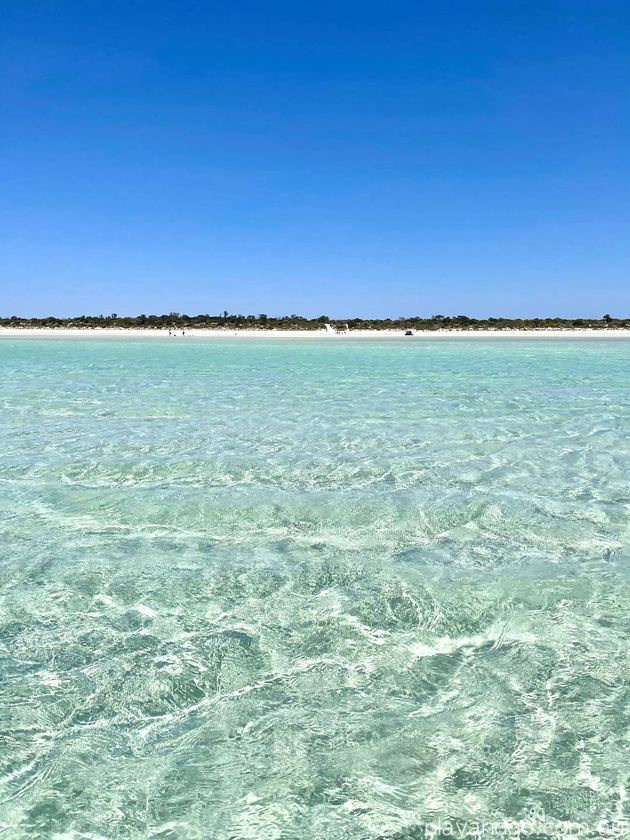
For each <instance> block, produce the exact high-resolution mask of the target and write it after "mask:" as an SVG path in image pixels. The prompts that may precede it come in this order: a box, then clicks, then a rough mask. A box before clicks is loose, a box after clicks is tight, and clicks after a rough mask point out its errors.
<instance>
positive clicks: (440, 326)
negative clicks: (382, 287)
mask: <svg viewBox="0 0 630 840" xmlns="http://www.w3.org/2000/svg"><path fill="white" fill-rule="evenodd" d="M325 324H331V325H336V324H337V325H343V326H344V327H345V325H346V324H347V325H348V328H349V329H350V330H417V331H432V330H433V331H434V330H445V329H446V330H448V329H456V330H540V329H592V330H606V329H630V318H613V317H612V316H611V315H604V316H603V317H602V318H469V317H468V316H467V315H455V316H452V315H433V316H432V317H430V318H422V317H420V316H415V317H403V316H401V317H400V318H348V319H334V318H329V317H328V316H327V315H321V316H320V317H319V318H304V317H302V316H301V315H282V316H272V315H265V314H260V315H232V314H230V313H229V312H227V311H224V312H222V313H220V314H218V315H210V314H206V315H180V313H179V312H170V313H169V314H168V315H137V316H135V317H130V316H122V315H118V314H117V313H112V314H111V315H80V316H77V317H74V318H56V317H54V316H52V315H51V316H50V317H47V318H21V317H19V316H17V315H12V316H10V317H5V318H2V317H0V326H1V327H15V328H22V329H28V328H35V327H38V328H42V327H47V328H50V329H63V328H75V329H86V330H87V329H104V328H118V329H159V330H166V329H171V330H186V329H217V330H218V329H233V330H243V329H257V330H283V329H285V330H321V329H323V328H324V325H325Z"/></svg>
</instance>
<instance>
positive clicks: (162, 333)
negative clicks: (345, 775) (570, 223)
mask: <svg viewBox="0 0 630 840" xmlns="http://www.w3.org/2000/svg"><path fill="white" fill-rule="evenodd" d="M401 337H405V331H404V330H350V331H348V332H345V333H343V334H340V335H336V334H332V333H329V332H326V331H325V330H225V329H215V330H195V329H190V330H186V331H185V335H182V332H181V330H177V331H175V332H174V333H173V334H172V335H170V336H169V331H168V330H167V329H166V330H164V329H148V330H143V329H134V328H132V329H122V328H120V329H118V328H115V327H113V328H95V329H76V328H72V327H59V328H52V329H51V328H46V327H0V338H23V339H28V338H54V339H64V338H85V339H91V338H115V339H121V338H152V339H162V340H164V339H170V340H178V341H181V340H190V339H193V338H198V339H218V340H221V339H229V338H231V339H234V338H240V339H248V338H256V339H283V338H302V339H319V340H326V341H340V340H344V339H357V338H401ZM406 338H407V339H408V340H411V339H412V338H416V339H428V340H439V339H445V338H496V339H509V338H532V339H540V338H594V339H607V338H630V329H606V330H592V329H574V330H572V329H540V330H513V329H512V330H510V329H508V330H457V329H450V330H434V331H422V330H418V331H417V332H414V333H413V336H406Z"/></svg>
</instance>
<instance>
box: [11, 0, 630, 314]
mask: <svg viewBox="0 0 630 840" xmlns="http://www.w3.org/2000/svg"><path fill="white" fill-rule="evenodd" d="M0 32H1V33H2V34H1V36H0V69H1V71H2V82H1V84H2V87H1V90H0V94H1V99H2V114H1V119H2V131H1V135H0V143H1V149H2V151H1V161H2V164H1V165H2V170H1V172H0V177H1V186H0V224H1V231H2V232H1V234H0V236H1V240H2V242H1V245H0V269H1V272H2V273H1V276H0V283H1V288H0V315H3V316H7V315H12V314H23V315H30V316H38V315H39V316H42V315H49V314H55V315H59V316H63V315H73V314H82V313H91V314H101V313H103V314H108V313H110V312H117V313H119V314H138V313H141V312H143V313H147V314H149V313H161V312H169V311H172V310H175V311H179V312H186V313H188V314H196V313H198V312H204V313H205V312H210V313H214V312H218V311H222V310H224V309H227V310H228V311H230V312H234V313H239V312H241V313H245V314H247V313H259V312H266V313H269V314H279V315H282V314H292V313H297V314H304V315H308V316H317V315H320V314H322V313H327V314H329V315H331V316H338V317H344V316H345V317H348V316H354V315H359V316H366V317H367V316H382V317H388V316H390V317H397V316H399V315H403V314H405V315H416V314H419V315H429V316H430V315H433V314H437V313H441V314H453V315H455V314H468V315H476V316H487V315H497V316H506V317H508V316H518V315H524V316H533V315H563V316H568V317H579V316H586V315H593V316H601V315H602V314H603V313H604V312H610V313H612V314H613V315H614V314H617V315H619V316H628V315H630V282H629V279H630V278H629V269H630V235H629V234H630V228H629V224H628V223H629V221H630V96H629V91H630V49H629V46H628V45H629V44H630V3H628V0H618V2H614V1H613V2H609V0H597V2H596V0H566V2H564V0H563V2H554V0H547V2H537V1H536V0H533V2H514V1H513V0H501V2H486V0H475V2H472V1H471V0H432V2H424V1H423V0H414V2H398V0H390V2H369V0H368V1H367V2H360V3H359V2H344V0H336V2H331V0H318V2H299V0H291V2H277V1H276V0H267V2H255V1H254V0H241V2H234V0H225V2H224V0H213V2H209V1H208V0H198V1H197V2H191V0H124V2H123V0H87V1H86V0H80V1H79V0H47V2H44V0H30V2H26V1H25V0H3V3H2V6H1V8H0Z"/></svg>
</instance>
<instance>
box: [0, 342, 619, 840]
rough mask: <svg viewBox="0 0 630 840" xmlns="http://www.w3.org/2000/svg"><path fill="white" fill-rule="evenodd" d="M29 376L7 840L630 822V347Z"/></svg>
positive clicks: (419, 352) (179, 359) (195, 355)
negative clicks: (477, 822) (530, 821)
mask: <svg viewBox="0 0 630 840" xmlns="http://www.w3.org/2000/svg"><path fill="white" fill-rule="evenodd" d="M0 377H1V379H0V381H1V383H2V385H1V387H0V521H1V525H0V528H1V540H0V570H1V587H2V589H1V593H2V600H1V601H0V672H1V676H2V681H1V683H0V703H1V714H2V718H1V726H0V759H1V766H0V776H1V780H2V781H1V790H0V803H1V804H0V836H2V837H3V838H4V837H6V838H11V840H14V838H15V840H22V838H55V840H78V838H107V840H110V838H130V840H131V838H133V840H140V838H142V840H144V838H163V839H164V840H184V839H185V840H197V838H208V840H240V838H253V839H254V840H275V839H276V838H279V839H280V840H333V838H334V840H341V839H342V838H343V840H372V838H389V839H390V840H394V838H396V840H403V838H413V840H415V838H420V837H425V836H430V831H431V830H429V831H428V832H427V824H431V823H433V824H435V822H436V821H437V820H438V819H440V820H442V821H445V820H449V819H451V820H458V821H474V820H503V819H509V820H519V819H525V818H528V817H529V818H531V819H543V817H545V818H549V819H552V820H574V821H581V822H583V823H586V824H588V826H596V825H597V824H598V823H599V821H600V820H607V821H614V820H617V821H620V820H623V819H624V818H627V817H628V801H627V796H628V792H627V791H628V789H629V788H630V784H629V782H630V779H629V777H630V682H629V681H628V678H629V672H630V666H629V659H628V654H629V652H630V581H629V577H628V571H629V565H630V550H629V548H628V544H629V535H630V487H629V482H628V480H629V478H630V443H629V437H628V429H629V424H628V420H629V415H630V341H623V340H575V341H574V340H551V341H545V340H516V339H514V340H512V339H508V340H494V341H492V340H490V341H485V340H461V339H459V340H423V339H418V340H416V339H411V340H410V339H401V340H397V339H389V340H365V341H362V340H356V341H355V340H344V339H331V340H329V341H317V340H304V341H301V340H292V341H283V340H278V341H256V340H251V341H250V340H238V339H237V340H234V341H232V340H221V341H212V340H210V341H203V340H202V339H198V340H197V339H196V340H194V341H181V340H178V341H173V340H172V341H168V340H165V341H162V340H153V341H147V340H133V339H127V340H120V341H118V340H84V341H81V340H72V339H68V340H48V341H45V340H36V339H27V340H9V339H4V340H1V341H0ZM540 831H542V829H541V830H540ZM539 833H540V832H539Z"/></svg>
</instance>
